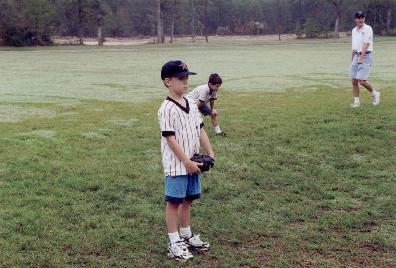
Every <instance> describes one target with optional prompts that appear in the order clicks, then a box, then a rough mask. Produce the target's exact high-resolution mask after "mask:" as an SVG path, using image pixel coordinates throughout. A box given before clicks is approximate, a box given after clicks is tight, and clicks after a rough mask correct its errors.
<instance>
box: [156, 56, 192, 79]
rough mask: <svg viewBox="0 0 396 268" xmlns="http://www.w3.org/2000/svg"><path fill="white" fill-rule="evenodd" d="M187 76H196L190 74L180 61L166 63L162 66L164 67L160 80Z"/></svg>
mask: <svg viewBox="0 0 396 268" xmlns="http://www.w3.org/2000/svg"><path fill="white" fill-rule="evenodd" d="M189 75H196V73H193V72H190V71H189V70H188V67H187V64H185V63H184V62H182V61H181V60H172V61H168V62H167V63H165V64H164V66H162V70H161V79H162V80H165V78H171V77H184V76H189Z"/></svg>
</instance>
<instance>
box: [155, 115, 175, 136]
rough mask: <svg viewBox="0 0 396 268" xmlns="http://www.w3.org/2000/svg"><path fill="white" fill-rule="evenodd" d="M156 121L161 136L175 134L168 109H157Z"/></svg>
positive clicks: (172, 120) (172, 119)
mask: <svg viewBox="0 0 396 268" xmlns="http://www.w3.org/2000/svg"><path fill="white" fill-rule="evenodd" d="M158 121H159V124H160V129H161V134H162V136H163V137H168V136H174V135H175V123H174V118H173V116H172V113H171V111H170V109H161V110H159V111H158Z"/></svg>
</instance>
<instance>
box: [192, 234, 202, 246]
mask: <svg viewBox="0 0 396 268" xmlns="http://www.w3.org/2000/svg"><path fill="white" fill-rule="evenodd" d="M189 240H190V241H191V243H196V244H203V242H202V240H201V238H199V234H197V235H193V236H192V237H190V239H189Z"/></svg>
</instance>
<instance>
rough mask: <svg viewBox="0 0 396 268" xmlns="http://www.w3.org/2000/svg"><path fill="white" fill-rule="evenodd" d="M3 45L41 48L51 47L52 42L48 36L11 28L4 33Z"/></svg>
mask: <svg viewBox="0 0 396 268" xmlns="http://www.w3.org/2000/svg"><path fill="white" fill-rule="evenodd" d="M3 44H4V45H6V46H13V47H23V46H41V45H51V44H52V41H51V38H50V36H49V35H48V34H44V33H38V32H34V31H30V30H28V29H20V28H16V27H11V28H7V29H5V31H4V33H3Z"/></svg>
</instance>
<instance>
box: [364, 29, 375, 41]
mask: <svg viewBox="0 0 396 268" xmlns="http://www.w3.org/2000/svg"><path fill="white" fill-rule="evenodd" d="M372 41H373V30H372V29H371V28H369V29H367V31H366V32H365V33H364V36H363V44H369V43H371V42H372Z"/></svg>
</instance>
